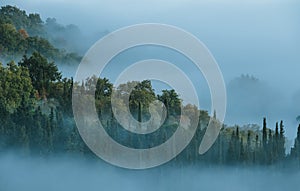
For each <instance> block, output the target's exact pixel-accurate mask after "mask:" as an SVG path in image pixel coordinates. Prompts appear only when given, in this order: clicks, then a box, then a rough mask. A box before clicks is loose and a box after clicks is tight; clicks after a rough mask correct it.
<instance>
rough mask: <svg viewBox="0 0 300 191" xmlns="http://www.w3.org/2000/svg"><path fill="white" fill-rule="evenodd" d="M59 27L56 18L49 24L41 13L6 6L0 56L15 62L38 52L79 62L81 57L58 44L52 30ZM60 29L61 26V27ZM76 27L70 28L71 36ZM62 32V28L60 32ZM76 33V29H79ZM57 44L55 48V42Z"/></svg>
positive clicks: (0, 25) (0, 29)
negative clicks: (29, 12) (57, 46)
mask: <svg viewBox="0 0 300 191" xmlns="http://www.w3.org/2000/svg"><path fill="white" fill-rule="evenodd" d="M54 25H55V26H57V25H58V24H57V23H55V22H54V20H53V19H48V20H47V22H46V23H45V22H44V21H43V20H42V19H41V17H40V15H39V14H36V13H31V14H28V15H27V13H26V12H25V11H23V10H20V9H18V8H17V7H14V6H10V5H7V6H3V7H1V9H0V57H1V59H3V60H15V59H19V58H20V57H22V56H23V55H24V54H25V55H31V54H32V53H33V52H35V51H37V52H40V53H41V54H43V55H44V56H46V57H47V58H48V59H50V60H53V61H58V62H61V63H65V64H66V63H79V61H80V59H81V57H80V56H78V55H77V54H76V53H73V52H68V51H67V50H65V49H63V47H64V46H63V45H61V46H59V48H60V49H59V48H56V47H55V46H56V45H57V44H58V42H60V41H63V39H62V40H60V41H58V40H57V39H56V38H54V36H53V34H55V32H54V31H53V30H52V28H53V27H54ZM58 26H59V25H58ZM74 27H75V26H73V27H71V26H70V27H69V28H68V29H69V31H70V33H75V32H74V30H75V29H74ZM57 30H58V29H57ZM75 31H76V30H75ZM54 42H56V44H55V46H54V45H53V43H54Z"/></svg>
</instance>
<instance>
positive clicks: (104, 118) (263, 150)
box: [0, 6, 300, 167]
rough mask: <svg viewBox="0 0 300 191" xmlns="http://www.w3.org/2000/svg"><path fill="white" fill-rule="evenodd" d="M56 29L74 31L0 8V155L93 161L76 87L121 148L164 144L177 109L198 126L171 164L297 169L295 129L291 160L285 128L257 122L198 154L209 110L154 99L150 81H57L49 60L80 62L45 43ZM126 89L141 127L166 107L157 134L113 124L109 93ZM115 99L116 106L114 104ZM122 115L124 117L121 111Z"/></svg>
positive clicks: (299, 141)
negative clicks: (91, 99)
mask: <svg viewBox="0 0 300 191" xmlns="http://www.w3.org/2000/svg"><path fill="white" fill-rule="evenodd" d="M54 28H56V29H57V30H61V31H68V30H71V31H72V30H75V28H76V27H75V28H74V27H63V26H61V25H58V24H57V23H56V21H55V20H53V19H47V21H46V23H44V22H43V21H42V20H41V18H40V15H38V14H29V15H27V14H26V12H25V11H22V10H20V9H18V8H16V7H12V6H5V7H2V8H1V10H0V51H1V59H3V60H6V61H7V60H9V62H5V66H4V65H3V64H2V63H1V62H0V154H1V153H4V152H6V151H11V150H14V151H20V152H21V153H22V155H24V156H31V155H38V156H42V157H46V156H49V155H55V154H57V153H76V154H78V155H80V156H88V157H90V156H94V155H93V153H92V152H91V151H90V150H89V148H88V147H87V146H86V145H85V144H84V142H83V140H82V139H81V137H80V135H79V133H78V130H77V128H76V124H75V122H74V118H73V113H72V102H71V101H72V91H73V90H74V89H75V90H76V95H80V94H89V95H94V96H95V107H96V109H97V113H98V115H99V119H100V122H101V123H102V125H103V126H104V128H105V130H106V132H107V133H108V134H109V135H110V136H111V137H112V138H114V139H115V140H116V141H118V142H120V143H121V144H122V145H126V146H128V147H132V148H152V147H154V146H157V145H160V144H162V143H163V142H165V141H166V140H167V139H168V138H170V136H172V135H173V134H174V132H175V131H176V129H177V128H178V124H179V119H180V117H181V108H182V107H185V108H186V109H187V110H188V111H190V112H191V113H190V114H192V115H194V114H195V113H196V112H197V113H198V112H200V116H199V124H198V127H197V130H196V133H195V135H194V137H193V139H192V141H191V142H190V144H189V145H188V146H187V147H186V148H185V149H184V150H183V151H182V152H181V153H180V154H179V155H178V156H177V157H176V158H175V159H174V160H173V161H174V162H176V163H178V164H188V165H189V164H218V165H246V166H250V165H278V164H279V165H281V166H282V164H285V165H296V166H297V167H300V125H299V127H298V133H297V138H296V139H295V141H294V146H293V148H292V150H291V152H290V154H287V153H289V152H286V150H285V140H286V137H285V131H284V122H283V121H280V122H279V123H277V124H276V125H275V126H274V127H270V126H268V124H267V119H265V118H263V116H262V118H263V123H262V128H260V127H259V126H247V127H246V128H241V127H239V126H232V127H229V126H226V125H223V128H222V129H221V132H220V135H219V137H218V139H217V141H216V142H215V143H214V145H213V146H212V147H211V148H210V149H209V151H208V152H207V153H205V154H204V155H199V153H198V148H199V145H200V143H201V140H202V137H203V135H204V133H205V131H206V128H207V125H208V122H209V120H210V119H212V121H214V122H218V120H217V117H216V116H217V114H216V115H215V116H212V117H211V116H209V115H208V112H207V111H202V110H199V108H197V107H195V106H193V105H190V104H188V105H183V103H182V100H181V99H180V96H179V95H178V94H177V93H176V92H175V90H162V93H161V94H160V95H157V94H156V93H155V90H154V89H153V87H152V84H151V81H150V80H145V81H142V82H128V83H126V84H121V85H120V86H118V87H113V84H112V83H110V82H109V80H108V79H106V78H99V77H96V76H93V77H90V78H88V79H86V80H85V81H82V82H74V81H73V79H72V78H70V79H68V78H63V79H62V75H61V72H60V71H59V70H58V67H57V65H56V64H55V63H57V62H53V61H60V62H64V63H67V62H73V61H74V60H75V61H76V60H78V59H79V57H78V56H77V55H76V54H68V53H66V52H65V51H64V50H61V49H58V48H55V47H54V46H53V45H52V44H51V43H50V42H55V39H56V38H55V35H53V34H52V33H51V34H49V31H51V30H50V29H54ZM54 31H56V30H54ZM62 33H63V32H62ZM56 40H57V39H56ZM59 42H60V41H59ZM59 42H56V43H58V44H59ZM60 45H62V44H60ZM20 58H22V59H20ZM11 60H12V61H11ZM95 84H96V85H95ZM131 89H132V90H133V91H132V92H131V93H130V98H129V108H130V112H131V114H132V115H133V116H134V117H135V118H136V119H137V120H138V121H140V122H144V121H147V120H149V117H150V113H149V105H150V103H152V102H153V101H154V100H160V101H161V102H163V103H164V105H165V106H166V110H167V111H166V113H167V114H166V116H167V117H166V120H165V121H164V123H163V124H162V127H161V128H159V130H157V131H155V132H153V133H150V134H145V135H138V134H133V133H130V132H129V131H126V130H124V128H122V126H121V125H120V124H119V123H118V121H117V119H116V117H115V116H114V113H113V112H112V107H111V106H112V105H111V96H112V92H113V91H115V93H116V94H117V95H120V96H121V95H126V93H127V95H128V94H129V92H127V90H131ZM124 92H125V93H124ZM127 100H128V99H127ZM121 101H122V100H121ZM121 101H120V103H118V104H119V105H120V106H122V102H121ZM78 109H82V108H78ZM120 110H121V111H125V109H124V107H123V108H121V109H120ZM193 112H195V113H193ZM253 127H254V128H253ZM295 128H297V127H295Z"/></svg>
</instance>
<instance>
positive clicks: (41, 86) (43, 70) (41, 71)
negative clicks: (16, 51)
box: [19, 52, 61, 96]
mask: <svg viewBox="0 0 300 191" xmlns="http://www.w3.org/2000/svg"><path fill="white" fill-rule="evenodd" d="M19 65H20V66H23V67H26V68H28V70H29V74H30V78H31V81H32V85H33V87H34V88H35V89H36V90H37V91H38V92H39V94H40V95H43V94H44V92H46V93H47V92H49V87H50V83H52V82H55V81H58V80H60V79H61V73H60V72H59V71H58V68H57V66H56V65H55V64H54V62H48V61H47V59H46V58H45V57H43V56H42V55H41V54H40V53H38V52H34V53H33V54H32V56H31V57H30V58H27V56H24V57H23V60H22V61H21V62H19ZM43 96H46V95H43Z"/></svg>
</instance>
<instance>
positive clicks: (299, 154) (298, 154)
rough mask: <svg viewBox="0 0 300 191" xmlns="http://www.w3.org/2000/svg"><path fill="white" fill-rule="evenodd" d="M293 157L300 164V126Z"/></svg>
mask: <svg viewBox="0 0 300 191" xmlns="http://www.w3.org/2000/svg"><path fill="white" fill-rule="evenodd" d="M291 155H292V157H293V158H296V159H297V160H298V161H299V162H300V124H299V126H298V130H297V137H296V139H295V142H294V147H293V148H292V151H291Z"/></svg>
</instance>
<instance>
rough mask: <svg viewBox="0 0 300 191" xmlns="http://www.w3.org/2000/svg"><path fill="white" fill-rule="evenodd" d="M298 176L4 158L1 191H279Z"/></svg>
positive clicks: (295, 184)
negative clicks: (134, 169)
mask: <svg viewBox="0 0 300 191" xmlns="http://www.w3.org/2000/svg"><path fill="white" fill-rule="evenodd" d="M299 178H300V172H299V171H298V172H286V171H285V172H280V171H276V170H267V169H265V168H264V169H238V168H207V167H184V168H179V167H161V168H154V169H150V170H143V171H129V170H124V169H119V168H115V167H112V166H110V165H107V164H104V163H102V162H99V163H97V162H95V161H94V162H91V161H84V162H83V161H78V160H74V159H72V158H66V157H62V158H56V159H37V158H27V159H24V158H21V157H17V156H15V155H5V156H4V155H2V156H0V190H1V191H18V190H30V191H40V190H44V191H66V190H68V191H81V190H89V191H94V190H95V191H96V190H97V191H99V190H113V191H114V190H125V191H126V190H128V191H139V190H145V191H153V190H159V191H166V190H172V191H173V190H178V191H182V190H187V191H191V190H195V191H196V190H197V191H199V190H223V191H227V190H228V191H235V190H236V191H248V190H249V191H250V190H256V191H260V190H261V191H268V190H270V191H271V190H272V191H277V190H278V191H281V190H296V189H297V188H298V187H299V186H300V183H299Z"/></svg>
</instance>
